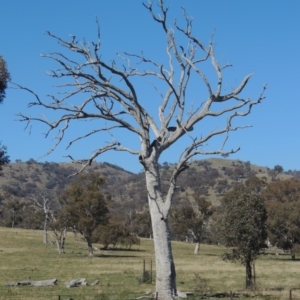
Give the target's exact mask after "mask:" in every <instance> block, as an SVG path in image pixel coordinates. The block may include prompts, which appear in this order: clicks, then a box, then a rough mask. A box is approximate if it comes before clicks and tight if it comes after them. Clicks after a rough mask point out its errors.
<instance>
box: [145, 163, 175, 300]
mask: <svg viewBox="0 0 300 300" xmlns="http://www.w3.org/2000/svg"><path fill="white" fill-rule="evenodd" d="M145 173H146V182H147V190H148V200H149V208H150V214H151V221H152V231H153V240H154V248H155V259H156V292H157V293H158V299H161V300H171V299H173V297H174V296H176V295H177V289H176V271H175V264H174V260H173V254H172V245H171V236H170V230H169V224H168V219H167V218H165V213H164V204H165V203H164V201H163V199H162V193H161V186H160V178H159V173H158V166H157V165H156V164H153V165H152V166H151V168H148V169H146V172H145Z"/></svg>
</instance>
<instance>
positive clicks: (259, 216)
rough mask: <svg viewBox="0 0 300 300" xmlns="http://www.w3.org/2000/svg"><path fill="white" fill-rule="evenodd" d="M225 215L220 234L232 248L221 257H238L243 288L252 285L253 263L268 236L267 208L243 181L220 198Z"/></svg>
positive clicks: (260, 198) (230, 259) (236, 258)
mask: <svg viewBox="0 0 300 300" xmlns="http://www.w3.org/2000/svg"><path fill="white" fill-rule="evenodd" d="M222 206H223V207H224V212H223V213H224V215H223V219H222V236H223V241H224V243H225V245H226V246H227V247H232V250H231V252H227V253H225V254H224V255H223V259H224V260H229V261H232V262H235V261H240V262H241V263H242V264H243V265H245V267H246V288H251V287H252V286H253V281H252V279H253V274H252V263H253V262H254V261H255V259H256V258H257V256H258V254H259V253H260V250H261V249H262V248H264V247H265V241H266V239H267V229H266V221H267V211H266V208H265V204H264V201H263V199H262V197H261V196H260V195H259V194H255V193H251V192H250V191H249V189H247V188H245V187H244V186H243V185H239V186H237V187H235V188H234V190H233V191H230V192H228V193H227V194H226V195H225V196H224V197H223V199H222Z"/></svg>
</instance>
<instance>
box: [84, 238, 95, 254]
mask: <svg viewBox="0 0 300 300" xmlns="http://www.w3.org/2000/svg"><path fill="white" fill-rule="evenodd" d="M84 237H85V240H86V242H87V245H88V250H89V256H90V257H94V251H93V245H92V240H91V237H90V236H84Z"/></svg>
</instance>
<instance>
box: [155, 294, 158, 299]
mask: <svg viewBox="0 0 300 300" xmlns="http://www.w3.org/2000/svg"><path fill="white" fill-rule="evenodd" d="M155 299H156V300H158V292H156V293H155Z"/></svg>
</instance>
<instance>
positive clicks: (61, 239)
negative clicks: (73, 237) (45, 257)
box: [54, 228, 67, 254]
mask: <svg viewBox="0 0 300 300" xmlns="http://www.w3.org/2000/svg"><path fill="white" fill-rule="evenodd" d="M66 232H67V229H66V228H64V229H61V230H54V235H55V241H56V246H57V251H58V253H59V254H64V253H65V240H66Z"/></svg>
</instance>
